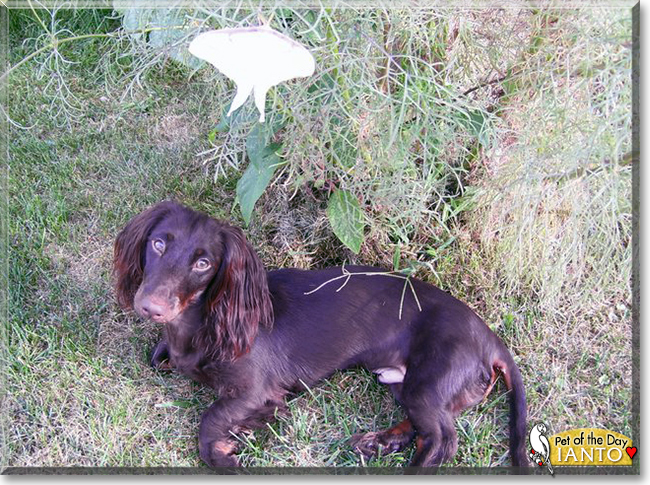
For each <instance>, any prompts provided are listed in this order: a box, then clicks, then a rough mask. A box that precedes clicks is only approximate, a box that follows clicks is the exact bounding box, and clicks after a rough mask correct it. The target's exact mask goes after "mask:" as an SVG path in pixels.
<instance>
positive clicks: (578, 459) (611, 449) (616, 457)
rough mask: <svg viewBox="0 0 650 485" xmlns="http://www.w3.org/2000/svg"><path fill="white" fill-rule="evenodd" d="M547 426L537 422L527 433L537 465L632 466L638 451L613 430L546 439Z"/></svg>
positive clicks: (575, 432) (577, 431)
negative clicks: (528, 433)
mask: <svg viewBox="0 0 650 485" xmlns="http://www.w3.org/2000/svg"><path fill="white" fill-rule="evenodd" d="M546 431H547V427H546V425H545V424H544V423H538V424H536V425H535V426H533V428H532V429H531V431H530V437H529V439H530V450H531V451H530V455H529V456H530V458H531V459H532V460H533V461H534V462H535V463H536V464H537V465H539V466H544V465H546V467H547V468H548V471H549V472H550V473H551V475H553V474H554V473H555V472H554V470H553V467H554V466H632V458H634V455H635V454H636V452H637V448H636V447H635V446H632V440H631V439H630V438H628V437H627V436H624V435H622V434H620V433H616V432H614V431H608V430H605V429H597V428H580V429H574V430H569V431H564V432H562V433H557V434H554V435H553V436H551V437H550V438H547V436H546Z"/></svg>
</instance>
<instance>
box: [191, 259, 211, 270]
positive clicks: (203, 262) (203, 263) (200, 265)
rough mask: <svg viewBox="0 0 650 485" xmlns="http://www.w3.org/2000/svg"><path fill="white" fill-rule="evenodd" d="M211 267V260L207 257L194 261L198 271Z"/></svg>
mask: <svg viewBox="0 0 650 485" xmlns="http://www.w3.org/2000/svg"><path fill="white" fill-rule="evenodd" d="M209 267H210V261H209V260H208V259H205V258H201V259H197V261H196V263H194V269H195V270H197V271H205V270H207V269H208V268H209Z"/></svg>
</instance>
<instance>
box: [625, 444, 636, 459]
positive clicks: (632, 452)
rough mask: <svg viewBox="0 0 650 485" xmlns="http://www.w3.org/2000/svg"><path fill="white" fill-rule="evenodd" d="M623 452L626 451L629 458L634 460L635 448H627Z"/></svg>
mask: <svg viewBox="0 0 650 485" xmlns="http://www.w3.org/2000/svg"><path fill="white" fill-rule="evenodd" d="M625 451H627V454H628V455H630V458H634V455H636V446H635V447H633V448H630V447H629V446H628V447H627V448H625Z"/></svg>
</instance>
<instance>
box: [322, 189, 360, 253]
mask: <svg viewBox="0 0 650 485" xmlns="http://www.w3.org/2000/svg"><path fill="white" fill-rule="evenodd" d="M327 218H328V219H329V221H330V224H331V225H332V229H333V230H334V234H336V236H337V237H338V238H339V239H340V240H341V242H342V243H343V244H345V245H346V246H347V247H349V248H350V249H351V250H352V251H353V252H354V253H355V254H359V251H360V250H361V243H363V229H364V227H365V224H364V222H363V211H362V210H361V207H360V205H359V201H358V200H357V199H356V197H354V196H353V195H352V194H351V193H350V192H348V191H345V190H335V191H334V192H333V193H332V195H331V196H330V200H329V203H328V205H327Z"/></svg>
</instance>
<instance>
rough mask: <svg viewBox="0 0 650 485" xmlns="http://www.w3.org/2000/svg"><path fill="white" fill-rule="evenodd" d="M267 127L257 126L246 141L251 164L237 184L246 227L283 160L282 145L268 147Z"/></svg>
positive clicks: (238, 200)
mask: <svg viewBox="0 0 650 485" xmlns="http://www.w3.org/2000/svg"><path fill="white" fill-rule="evenodd" d="M266 129H268V128H267V127H266V125H262V124H257V125H256V126H255V128H253V129H252V130H251V132H250V134H249V135H248V138H247V139H246V153H247V154H248V159H249V160H250V163H249V164H248V167H247V168H246V171H245V172H244V174H243V175H242V176H241V178H240V179H239V181H238V182H237V198H236V199H235V203H237V204H239V207H240V209H241V212H242V216H243V218H244V222H245V223H246V225H248V224H249V223H250V220H251V216H252V214H253V208H254V207H255V203H256V202H257V199H259V198H260V196H261V195H262V194H263V193H264V191H265V190H266V187H267V186H268V185H269V183H270V182H271V178H272V177H273V173H274V172H275V169H276V168H277V167H278V165H280V163H281V160H280V157H279V156H278V155H277V153H276V152H277V151H278V150H279V149H280V147H281V144H280V143H271V144H268V145H267V142H266V140H267V134H266V132H265V130H266Z"/></svg>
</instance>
